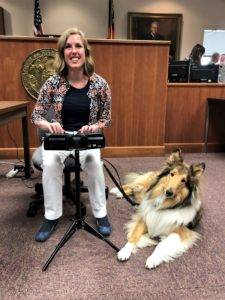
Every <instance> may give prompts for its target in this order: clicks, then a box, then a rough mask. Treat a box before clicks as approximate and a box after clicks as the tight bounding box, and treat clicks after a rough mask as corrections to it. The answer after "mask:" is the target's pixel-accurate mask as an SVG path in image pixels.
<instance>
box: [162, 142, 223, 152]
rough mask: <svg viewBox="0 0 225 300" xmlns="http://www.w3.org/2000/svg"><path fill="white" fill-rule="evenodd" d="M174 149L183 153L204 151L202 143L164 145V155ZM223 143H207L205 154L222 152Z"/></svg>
mask: <svg viewBox="0 0 225 300" xmlns="http://www.w3.org/2000/svg"><path fill="white" fill-rule="evenodd" d="M176 148H180V149H181V150H182V151H184V152H190V153H201V152H203V151H204V143H180V144H178V143H166V144H165V153H170V152H171V151H173V150H174V149H176ZM224 151H225V143H208V145H207V152H224Z"/></svg>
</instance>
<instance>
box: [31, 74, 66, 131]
mask: <svg viewBox="0 0 225 300" xmlns="http://www.w3.org/2000/svg"><path fill="white" fill-rule="evenodd" d="M52 95H53V88H52V85H51V77H50V78H49V79H48V80H47V81H46V82H45V83H44V84H43V86H42V87H41V89H40V92H39V96H38V99H37V102H36V105H35V107H34V110H33V112H32V115H31V122H32V123H34V124H35V125H36V126H37V127H39V128H41V129H43V130H45V131H48V132H50V133H63V132H64V130H63V128H62V126H61V125H60V123H59V122H52V123H51V122H49V121H47V120H46V118H45V117H44V116H45V115H46V114H47V111H48V110H49V109H50V107H51V104H52Z"/></svg>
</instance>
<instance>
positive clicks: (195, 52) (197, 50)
mask: <svg viewBox="0 0 225 300" xmlns="http://www.w3.org/2000/svg"><path fill="white" fill-rule="evenodd" d="M204 53H205V47H203V46H202V45H200V44H196V45H195V46H194V47H193V48H192V50H191V54H190V55H189V57H188V59H191V60H192V63H193V64H197V65H201V58H202V56H203V54H204Z"/></svg>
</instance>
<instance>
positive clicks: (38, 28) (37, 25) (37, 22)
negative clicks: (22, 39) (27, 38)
mask: <svg viewBox="0 0 225 300" xmlns="http://www.w3.org/2000/svg"><path fill="white" fill-rule="evenodd" d="M41 23H42V18H41V9H40V4H39V0H35V1H34V35H35V36H41V35H43V29H42V25H41Z"/></svg>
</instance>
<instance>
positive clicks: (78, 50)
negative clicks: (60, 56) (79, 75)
mask: <svg viewBox="0 0 225 300" xmlns="http://www.w3.org/2000/svg"><path fill="white" fill-rule="evenodd" d="M63 53H64V59H65V63H66V65H67V67H68V69H69V70H76V69H81V68H83V67H84V63H85V49H84V44H83V41H82V39H81V36H80V35H79V34H72V35H70V36H69V37H68V39H67V41H66V45H65V48H64V51H63Z"/></svg>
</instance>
